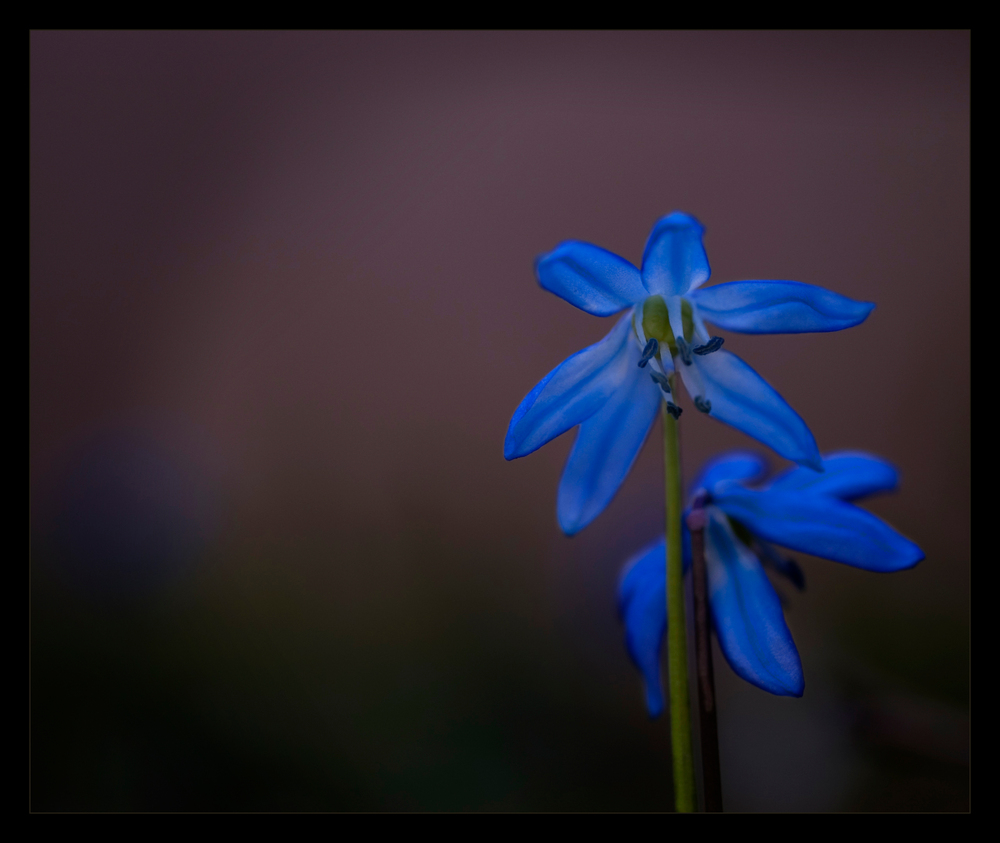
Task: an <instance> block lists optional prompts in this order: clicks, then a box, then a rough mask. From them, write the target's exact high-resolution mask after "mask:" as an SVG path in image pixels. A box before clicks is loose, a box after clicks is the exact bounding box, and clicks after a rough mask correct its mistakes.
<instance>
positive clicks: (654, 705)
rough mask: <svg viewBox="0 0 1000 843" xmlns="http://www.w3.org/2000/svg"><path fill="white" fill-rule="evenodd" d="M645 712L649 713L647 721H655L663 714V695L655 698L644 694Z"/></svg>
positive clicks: (647, 693)
mask: <svg viewBox="0 0 1000 843" xmlns="http://www.w3.org/2000/svg"><path fill="white" fill-rule="evenodd" d="M646 711H648V712H649V719H650V720H656V719H657V718H658V717H659V716H660V715H661V714H663V695H662V694H657V695H656V696H655V697H654V696H653V695H651V694H650V693H649V692H648V691H647V692H646Z"/></svg>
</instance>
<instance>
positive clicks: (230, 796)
mask: <svg viewBox="0 0 1000 843" xmlns="http://www.w3.org/2000/svg"><path fill="white" fill-rule="evenodd" d="M423 552H424V553H426V554H427V556H426V558H425V559H423V560H419V561H422V562H424V563H425V564H423V565H420V566H419V569H418V570H422V571H425V572H426V571H428V570H430V571H434V570H439V571H440V570H442V566H443V565H444V564H446V562H447V560H442V557H444V556H446V555H447V554H448V553H451V554H454V553H455V552H456V551H455V549H454V548H452V549H449V548H447V547H433V548H431V547H428V548H425V549H424V550H423ZM359 558H360V559H362V560H363V561H364V562H365V563H367V564H371V563H372V560H371V558H370V557H369V558H368V559H364V558H363V557H359ZM461 561H463V562H464V561H468V560H461ZM484 561H485V560H483V559H482V557H481V554H479V555H478V559H477V562H478V564H480V565H482V564H483V562H484ZM455 567H457V566H455ZM397 573H399V571H397ZM403 573H404V576H406V574H405V572H403ZM521 585H523V584H522V583H516V582H512V581H510V580H507V581H503V582H499V583H494V586H495V587H496V586H498V587H499V592H497V590H496V588H495V587H494V588H490V589H488V590H487V589H486V588H485V587H484V584H483V583H482V582H480V583H479V584H478V588H477V584H476V582H475V579H474V578H473V577H467V578H465V579H464V580H459V581H454V580H453V581H451V582H447V581H445V580H444V579H443V578H442V579H440V580H434V579H428V580H424V581H420V580H418V579H417V580H415V579H413V578H412V576H407V581H406V595H405V597H404V598H403V599H401V600H395V601H392V600H390V601H389V603H390V605H388V606H387V605H385V602H384V601H382V600H380V599H379V597H380V596H379V595H377V594H375V595H368V596H367V598H366V597H365V596H362V598H361V600H362V605H357V604H355V605H350V603H351V600H352V597H351V595H344V594H341V595H339V598H340V599H338V596H336V595H335V596H334V598H333V600H332V601H331V600H330V597H329V595H327V594H322V593H319V592H316V591H313V592H312V593H310V591H309V590H308V589H307V587H306V586H305V584H303V583H302V582H296V581H295V580H293V579H292V578H290V577H289V576H288V569H287V568H284V569H283V567H282V563H281V560H275V559H259V560H256V561H255V562H253V563H251V564H249V565H242V566H240V567H238V568H230V569H228V571H226V570H221V571H218V572H217V573H216V574H215V575H214V576H212V577H211V578H210V580H209V581H208V582H205V583H202V584H201V586H200V588H199V589H198V590H197V591H190V590H189V591H177V592H175V593H172V594H170V595H167V596H164V597H162V598H159V599H157V600H156V601H155V602H153V603H148V602H139V603H134V604H131V605H128V606H117V607H115V606H107V605H94V604H92V603H88V602H86V601H85V600H80V599H74V598H73V597H72V596H71V595H70V594H68V593H67V591H66V590H64V589H61V588H60V587H59V586H58V585H56V584H55V583H53V582H51V581H47V580H46V579H45V578H44V577H39V576H36V579H35V587H34V592H33V603H34V606H35V609H34V615H33V628H34V629H35V630H36V633H35V635H34V637H33V642H32V645H33V646H32V652H33V658H32V665H33V670H32V677H33V719H32V726H33V730H32V731H33V735H34V736H35V738H34V740H33V779H32V781H33V807H35V808H36V809H37V810H264V811H269V810H280V811H288V810H312V811H315V810H321V811H343V810H349V811H358V810H361V811H365V810H368V811H371V810H395V811H400V810H403V811H409V810H432V811H463V810H649V809H653V810H667V809H669V807H670V802H671V798H670V781H669V777H668V775H665V770H666V768H665V767H664V760H665V759H666V758H668V757H669V756H668V746H667V744H666V739H665V733H664V731H663V729H662V728H659V727H658V726H657V725H655V724H650V723H648V722H647V721H646V719H645V717H644V713H643V711H642V709H641V706H640V705H638V704H637V703H638V695H637V694H635V693H633V694H631V695H630V696H631V698H630V699H629V703H631V705H629V706H627V707H625V708H624V709H623V708H622V706H621V699H620V697H621V696H622V694H621V691H622V688H616V687H609V686H608V685H607V683H606V682H601V681H599V679H598V677H595V676H593V675H589V674H588V672H587V670H586V665H584V664H580V663H574V661H573V659H574V656H575V655H578V654H574V653H573V652H572V649H570V648H568V647H566V646H565V642H563V644H564V647H563V649H562V650H561V651H560V649H559V643H558V642H557V641H553V640H552V638H551V636H550V635H547V634H546V633H545V632H544V631H542V630H538V629H537V628H536V629H532V627H531V625H530V624H529V623H528V622H527V620H526V619H525V618H518V617H512V616H510V615H509V614H507V613H505V607H504V605H503V602H502V600H503V596H504V595H503V592H504V591H505V590H509V589H512V588H516V587H519V586H521ZM470 586H471V590H470ZM355 599H357V595H355ZM467 607H474V608H475V613H473V612H472V611H470V609H469V608H467ZM380 614H381V615H383V617H381V618H380V617H379V615H380ZM380 621H381V623H380ZM622 666H623V668H624V667H625V662H624V660H623V662H622ZM620 674H622V675H623V676H624V677H625V678H626V679H632V677H630V676H628V674H627V673H626V671H625V670H622V671H620ZM628 685H629V687H628V690H629V691H632V692H635V691H636V690H637V680H636V681H634V682H629V683H628Z"/></svg>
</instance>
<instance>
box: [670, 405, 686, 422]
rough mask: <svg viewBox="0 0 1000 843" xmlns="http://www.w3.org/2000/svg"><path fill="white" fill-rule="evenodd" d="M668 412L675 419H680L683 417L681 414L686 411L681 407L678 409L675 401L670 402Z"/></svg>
mask: <svg viewBox="0 0 1000 843" xmlns="http://www.w3.org/2000/svg"><path fill="white" fill-rule="evenodd" d="M667 412H668V413H670V415H672V416H673V417H674V418H675V419H679V418H680V417H681V413H683V412H684V411H683V410H682V409H681V408H680V407H678V406H677V405H676V404H675V403H674V402H673V401H668V402H667Z"/></svg>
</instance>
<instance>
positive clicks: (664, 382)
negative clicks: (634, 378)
mask: <svg viewBox="0 0 1000 843" xmlns="http://www.w3.org/2000/svg"><path fill="white" fill-rule="evenodd" d="M649 376H650V377H651V378H652V379H653V380H654V381H656V383H657V384H658V385H659V387H660V389H662V390H663V391H664V392H666V393H668V394H669V392H670V380H669V378H667V376H666V375H661V374H660V373H659V372H650V373H649Z"/></svg>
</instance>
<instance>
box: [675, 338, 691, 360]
mask: <svg viewBox="0 0 1000 843" xmlns="http://www.w3.org/2000/svg"><path fill="white" fill-rule="evenodd" d="M677 350H678V351H679V352H680V355H681V360H683V361H684V365H685V366H690V365H691V345H690V343H688V341H687V340H686V339H684V337H678V338H677Z"/></svg>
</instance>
